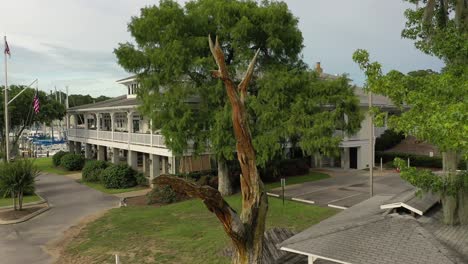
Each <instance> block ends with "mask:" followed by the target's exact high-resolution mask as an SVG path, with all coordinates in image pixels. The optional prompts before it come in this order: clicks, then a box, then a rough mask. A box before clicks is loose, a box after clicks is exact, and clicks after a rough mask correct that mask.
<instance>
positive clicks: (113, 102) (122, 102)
mask: <svg viewBox="0 0 468 264" xmlns="http://www.w3.org/2000/svg"><path fill="white" fill-rule="evenodd" d="M138 104H139V101H138V100H137V99H136V98H127V95H121V96H117V97H114V98H111V99H109V100H105V101H101V102H97V103H94V104H86V105H80V106H75V107H70V108H69V109H68V111H71V112H74V111H86V110H94V109H96V110H98V109H106V108H110V107H126V108H128V107H136V106H138Z"/></svg>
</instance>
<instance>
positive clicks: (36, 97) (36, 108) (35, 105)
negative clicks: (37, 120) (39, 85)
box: [33, 90, 41, 114]
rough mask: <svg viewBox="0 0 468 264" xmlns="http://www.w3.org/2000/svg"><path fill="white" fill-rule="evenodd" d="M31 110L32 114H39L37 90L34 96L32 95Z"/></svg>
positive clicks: (39, 106) (39, 105)
mask: <svg viewBox="0 0 468 264" xmlns="http://www.w3.org/2000/svg"><path fill="white" fill-rule="evenodd" d="M33 108H34V112H35V113H36V114H39V109H40V108H41V104H40V103H39V94H38V91H37V90H36V94H35V95H34V100H33Z"/></svg>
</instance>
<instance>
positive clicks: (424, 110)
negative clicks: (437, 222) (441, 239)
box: [353, 0, 468, 224]
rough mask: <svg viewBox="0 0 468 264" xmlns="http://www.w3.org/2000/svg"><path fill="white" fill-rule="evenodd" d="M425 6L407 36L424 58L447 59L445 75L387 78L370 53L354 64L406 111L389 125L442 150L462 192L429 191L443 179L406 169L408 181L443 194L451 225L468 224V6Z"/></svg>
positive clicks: (449, 177) (445, 1)
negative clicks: (464, 171)
mask: <svg viewBox="0 0 468 264" xmlns="http://www.w3.org/2000/svg"><path fill="white" fill-rule="evenodd" d="M410 2H414V3H416V2H418V1H410ZM421 2H422V5H420V6H417V7H416V8H415V9H408V10H406V12H405V14H406V17H407V19H408V20H407V23H406V28H405V29H404V30H403V32H402V35H403V37H406V38H410V39H413V40H415V45H416V47H417V48H419V49H420V50H422V51H423V52H425V53H428V54H431V55H434V56H437V57H439V58H441V59H442V60H443V61H444V62H445V64H446V65H445V67H444V69H443V70H442V71H441V72H440V73H436V72H433V71H430V70H423V71H421V70H420V71H414V72H410V73H408V74H403V73H401V72H399V71H396V70H393V71H390V72H389V73H387V74H383V73H382V70H381V65H380V64H379V63H377V62H370V59H369V54H368V53H367V52H366V51H364V50H358V51H356V52H355V53H354V55H353V58H354V60H355V61H356V62H357V63H358V64H359V66H360V67H361V68H362V69H363V70H364V71H365V73H366V76H367V83H366V86H367V88H368V89H369V90H370V91H372V92H376V93H379V94H383V95H386V96H388V97H389V98H390V99H391V100H392V101H393V102H394V103H395V104H396V105H397V106H399V107H400V108H401V109H402V111H403V112H402V114H401V115H399V116H392V117H391V118H390V119H389V125H390V126H391V127H393V128H394V129H396V130H398V131H402V132H405V133H406V134H410V135H414V136H416V137H417V138H419V139H421V140H426V141H428V142H430V143H432V144H434V145H436V146H438V147H439V148H440V149H441V151H442V152H443V153H442V155H443V164H444V171H446V174H445V179H446V180H445V181H444V182H445V183H447V184H448V185H450V186H452V187H453V186H455V187H454V188H456V189H457V191H456V192H454V191H453V190H452V188H440V185H439V184H438V183H437V182H434V183H432V184H429V185H428V183H429V182H430V181H431V180H434V179H437V177H428V175H431V173H430V172H422V171H418V170H414V169H409V168H404V173H403V174H402V175H403V176H404V177H405V178H406V179H407V180H409V181H410V182H411V183H412V184H414V185H416V186H417V187H421V188H423V189H424V190H426V191H428V190H432V191H436V192H440V193H441V194H442V198H443V204H444V212H445V220H446V222H447V223H450V224H455V223H458V222H462V223H468V206H467V205H468V204H467V203H468V184H466V183H467V182H468V181H465V183H464V184H463V180H462V179H460V177H466V175H460V174H457V173H456V169H457V164H458V162H459V159H460V158H464V159H468V126H467V123H468V67H467V65H468V24H467V23H468V2H467V1H466V0H457V1H449V0H440V1H434V0H428V1H421ZM400 165H401V164H400ZM453 182H456V184H454V185H452V184H451V183H453ZM448 185H447V186H448ZM427 186H432V187H433V188H432V189H431V188H427ZM449 191H450V192H449Z"/></svg>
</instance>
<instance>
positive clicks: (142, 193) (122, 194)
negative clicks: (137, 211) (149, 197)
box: [114, 188, 151, 198]
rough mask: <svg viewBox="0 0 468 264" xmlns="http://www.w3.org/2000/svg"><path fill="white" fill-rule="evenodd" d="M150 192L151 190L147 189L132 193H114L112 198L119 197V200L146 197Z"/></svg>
mask: <svg viewBox="0 0 468 264" xmlns="http://www.w3.org/2000/svg"><path fill="white" fill-rule="evenodd" d="M150 191H151V188H148V189H143V190H138V191H133V192H124V193H116V194H114V196H116V197H119V198H130V197H136V196H143V195H146V194H147V193H148V192H150Z"/></svg>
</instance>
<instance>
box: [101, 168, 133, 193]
mask: <svg viewBox="0 0 468 264" xmlns="http://www.w3.org/2000/svg"><path fill="white" fill-rule="evenodd" d="M136 173H137V172H136V171H135V170H133V169H132V168H131V167H129V166H128V165H127V164H118V165H111V166H109V167H107V168H106V169H105V170H104V171H102V173H101V180H102V183H103V184H104V186H105V187H106V188H108V189H123V188H130V187H134V186H136V185H137V180H136Z"/></svg>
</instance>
